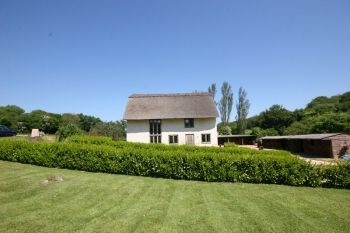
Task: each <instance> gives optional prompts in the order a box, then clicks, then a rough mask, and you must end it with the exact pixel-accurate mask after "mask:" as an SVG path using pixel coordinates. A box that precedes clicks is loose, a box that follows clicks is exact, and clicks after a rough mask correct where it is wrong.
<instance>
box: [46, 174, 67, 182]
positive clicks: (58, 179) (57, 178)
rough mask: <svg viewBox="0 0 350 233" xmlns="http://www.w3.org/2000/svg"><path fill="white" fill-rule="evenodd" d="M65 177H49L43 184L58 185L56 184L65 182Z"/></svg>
mask: <svg viewBox="0 0 350 233" xmlns="http://www.w3.org/2000/svg"><path fill="white" fill-rule="evenodd" d="M63 181H64V179H63V176H57V175H55V176H49V177H47V178H46V179H45V180H44V181H43V184H50V183H56V182H63Z"/></svg>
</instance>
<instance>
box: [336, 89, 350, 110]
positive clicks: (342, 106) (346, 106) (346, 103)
mask: <svg viewBox="0 0 350 233" xmlns="http://www.w3.org/2000/svg"><path fill="white" fill-rule="evenodd" d="M337 110H338V112H348V113H349V112H350V91H348V92H346V93H344V94H342V95H341V96H340V99H339V103H338V105H337Z"/></svg>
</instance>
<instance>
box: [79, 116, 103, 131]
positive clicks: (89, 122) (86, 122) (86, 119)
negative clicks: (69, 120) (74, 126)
mask: <svg viewBox="0 0 350 233" xmlns="http://www.w3.org/2000/svg"><path fill="white" fill-rule="evenodd" d="M78 117H79V125H80V128H81V129H82V130H84V131H85V132H89V131H90V130H91V128H92V127H93V126H95V125H96V124H97V123H100V122H102V121H101V119H100V118H98V117H93V116H87V115H84V114H82V113H80V114H78Z"/></svg>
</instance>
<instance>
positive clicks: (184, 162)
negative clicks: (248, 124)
mask: <svg viewBox="0 0 350 233" xmlns="http://www.w3.org/2000/svg"><path fill="white" fill-rule="evenodd" d="M80 138H83V140H85V141H84V142H81V141H80V142H79V137H75V138H73V139H72V140H69V142H66V143H42V142H34V143H33V142H27V141H13V140H4V141H2V143H1V144H0V159H2V160H8V161H15V162H22V163H30V164H35V165H40V166H47V167H60V168H68V169H78V170H84V171H94V172H107V173H117V174H128V175H138V176H151V177H163V178H172V179H184V180H199V181H216V182H247V183H267V184H286V185H293V186H312V187H316V186H321V185H323V184H325V185H326V186H327V187H337V188H350V184H349V181H350V179H349V177H350V174H349V172H350V169H348V168H349V164H347V163H341V164H338V165H334V166H327V167H326V168H323V167H320V166H315V165H311V164H310V163H307V162H305V161H303V160H300V159H298V158H296V157H293V156H286V155H282V154H283V153H285V152H277V153H281V155H278V154H274V153H271V154H269V152H264V153H262V152H260V151H254V152H251V151H253V150H249V149H247V150H242V149H241V148H236V147H227V148H195V147H189V146H187V147H186V146H178V147H176V146H166V145H142V144H137V143H136V144H134V143H127V142H116V141H112V140H111V139H106V138H102V139H96V138H93V139H92V141H99V143H100V145H95V144H93V143H90V142H91V141H89V140H90V139H88V138H87V137H80ZM249 153H251V154H249ZM258 154H260V156H257V155H258ZM323 169H326V172H323V171H324V170H323ZM333 169H335V170H336V171H333ZM338 170H339V171H340V172H339V171H338ZM325 174H328V175H326V176H325ZM332 174H335V175H332ZM323 181H324V183H322V182H323Z"/></svg>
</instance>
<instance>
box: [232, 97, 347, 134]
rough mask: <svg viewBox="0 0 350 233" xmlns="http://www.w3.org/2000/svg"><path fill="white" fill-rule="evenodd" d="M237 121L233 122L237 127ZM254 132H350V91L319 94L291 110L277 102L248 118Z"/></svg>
mask: <svg viewBox="0 0 350 233" xmlns="http://www.w3.org/2000/svg"><path fill="white" fill-rule="evenodd" d="M234 125H235V122H233V123H231V126H233V130H234ZM247 129H248V132H247V133H250V134H254V135H257V136H258V137H261V136H265V135H294V134H309V133H336V132H344V133H350V92H346V93H344V94H341V95H335V96H331V97H326V96H319V97H316V98H315V99H313V100H312V101H311V102H310V103H308V104H307V105H306V107H305V108H303V109H296V110H294V111H289V110H288V109H286V108H284V107H283V106H282V105H273V106H271V107H270V108H269V109H267V110H265V111H263V112H262V113H260V114H259V115H257V116H254V117H251V118H249V119H247Z"/></svg>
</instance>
